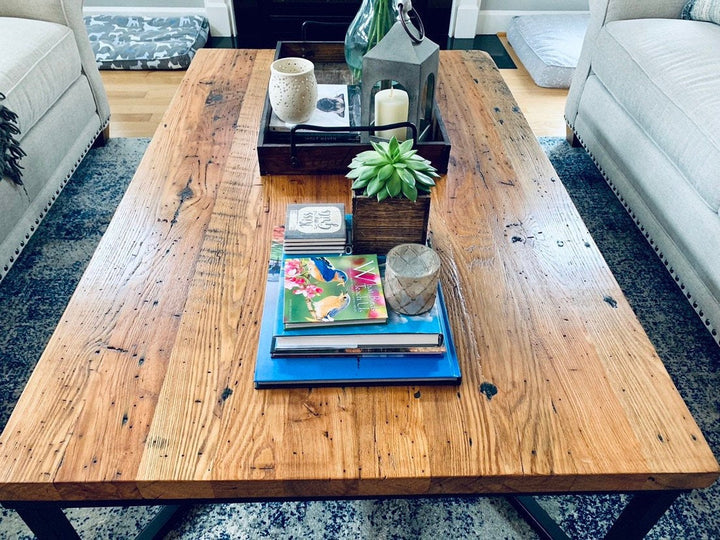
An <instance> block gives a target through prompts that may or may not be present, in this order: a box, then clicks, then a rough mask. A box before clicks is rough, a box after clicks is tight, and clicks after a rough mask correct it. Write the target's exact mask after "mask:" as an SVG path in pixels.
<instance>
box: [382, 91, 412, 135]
mask: <svg viewBox="0 0 720 540" xmlns="http://www.w3.org/2000/svg"><path fill="white" fill-rule="evenodd" d="M408 104H409V100H408V94H407V92H406V91H405V90H400V89H399V88H389V89H387V90H380V91H379V92H378V93H377V94H375V125H376V126H383V125H387V124H394V123H396V122H407V119H408ZM406 133H407V128H404V127H403V128H395V129H387V130H385V131H376V132H375V135H377V136H378V137H382V138H383V139H389V138H391V137H392V136H393V135H395V137H397V140H398V141H404V140H405V139H406V136H405V135H406Z"/></svg>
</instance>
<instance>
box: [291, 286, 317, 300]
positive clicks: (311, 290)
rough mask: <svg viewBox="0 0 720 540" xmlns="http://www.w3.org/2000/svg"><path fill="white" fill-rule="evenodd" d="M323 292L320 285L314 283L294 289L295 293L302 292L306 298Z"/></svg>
mask: <svg viewBox="0 0 720 540" xmlns="http://www.w3.org/2000/svg"><path fill="white" fill-rule="evenodd" d="M322 292H323V290H322V289H321V288H320V287H318V286H316V285H312V284H308V285H307V286H305V287H300V288H298V289H295V290H294V291H293V293H294V294H302V295H303V296H304V297H305V298H312V297H314V296H317V295H319V294H322Z"/></svg>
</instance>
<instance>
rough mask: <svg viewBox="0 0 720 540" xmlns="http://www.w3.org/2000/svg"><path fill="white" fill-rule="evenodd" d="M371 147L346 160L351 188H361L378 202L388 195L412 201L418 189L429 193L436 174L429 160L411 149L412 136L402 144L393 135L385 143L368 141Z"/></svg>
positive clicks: (415, 197) (416, 195)
mask: <svg viewBox="0 0 720 540" xmlns="http://www.w3.org/2000/svg"><path fill="white" fill-rule="evenodd" d="M370 144H372V147H373V149H374V150H367V151H365V152H360V153H359V154H358V155H356V156H355V157H354V158H353V160H352V161H351V162H350V172H349V173H348V174H347V175H346V176H347V177H348V178H351V179H353V184H352V189H354V190H363V194H364V195H367V196H368V197H372V196H375V197H377V200H378V201H382V200H384V199H386V198H388V197H407V198H408V199H410V200H411V201H416V200H417V197H418V192H429V191H430V188H431V187H433V186H434V185H435V180H433V178H437V177H438V176H439V175H438V173H437V169H435V167H433V166H432V164H431V163H430V161H428V160H427V159H425V158H423V157H422V156H420V155H419V154H418V153H417V150H413V148H412V145H413V141H412V139H408V140H407V141H404V142H402V143H399V142H398V140H397V139H396V138H395V137H393V138H392V139H390V141H389V142H384V141H382V142H372V141H371V142H370Z"/></svg>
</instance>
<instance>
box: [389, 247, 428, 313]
mask: <svg viewBox="0 0 720 540" xmlns="http://www.w3.org/2000/svg"><path fill="white" fill-rule="evenodd" d="M439 280H440V257H439V256H438V254H437V253H435V252H434V251H433V250H432V249H430V248H429V247H427V246H424V245H422V244H400V245H399V246H395V247H394V248H392V249H391V250H390V251H389V252H388V254H387V257H386V259H385V279H384V280H383V287H384V289H385V300H386V301H387V304H388V306H390V307H391V308H392V309H394V310H395V311H397V312H398V313H404V314H405V315H419V314H421V313H425V312H426V311H428V310H429V309H430V308H431V307H433V305H434V304H435V295H436V293H437V287H438V281H439Z"/></svg>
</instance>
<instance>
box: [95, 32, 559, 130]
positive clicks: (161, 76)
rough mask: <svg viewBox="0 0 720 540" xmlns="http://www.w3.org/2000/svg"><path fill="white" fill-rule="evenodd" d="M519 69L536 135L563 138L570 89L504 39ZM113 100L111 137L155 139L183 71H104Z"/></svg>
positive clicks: (511, 72)
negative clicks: (532, 71)
mask: <svg viewBox="0 0 720 540" xmlns="http://www.w3.org/2000/svg"><path fill="white" fill-rule="evenodd" d="M500 39H501V40H502V41H503V44H504V45H505V48H506V49H508V51H509V52H510V55H511V56H512V57H513V61H514V62H515V64H516V65H517V66H518V68H517V69H503V70H500V71H501V73H502V75H503V77H504V78H505V81H506V83H507V85H508V86H509V87H510V90H511V91H512V93H513V95H514V96H515V100H516V101H517V102H518V104H519V105H520V108H521V109H522V111H523V113H524V114H525V116H526V118H527V119H528V122H529V124H530V127H531V128H532V130H533V132H534V133H535V135H536V136H538V137H542V136H547V137H564V136H565V120H564V119H563V110H564V107H565V99H566V97H567V90H564V89H549V88H540V87H539V86H537V85H536V84H535V83H534V82H533V80H532V78H531V77H530V75H529V74H528V72H527V71H526V70H525V68H524V67H523V66H522V64H521V63H520V61H519V60H518V59H517V57H516V56H515V53H514V51H513V50H512V48H511V47H510V46H509V45H508V43H507V40H506V39H505V37H504V36H501V38H500ZM100 73H101V75H102V79H103V82H104V83H105V90H106V91H107V94H108V99H109V100H110V110H111V113H112V119H111V121H110V136H111V137H152V135H153V134H154V133H155V129H156V128H157V126H158V124H159V123H160V120H161V119H162V116H163V114H164V113H165V109H166V108H167V106H168V104H169V103H170V100H171V99H172V97H173V95H174V94H175V90H176V89H177V87H178V84H179V83H180V81H181V80H182V78H183V76H184V75H185V72H184V71H101V72H100Z"/></svg>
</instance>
